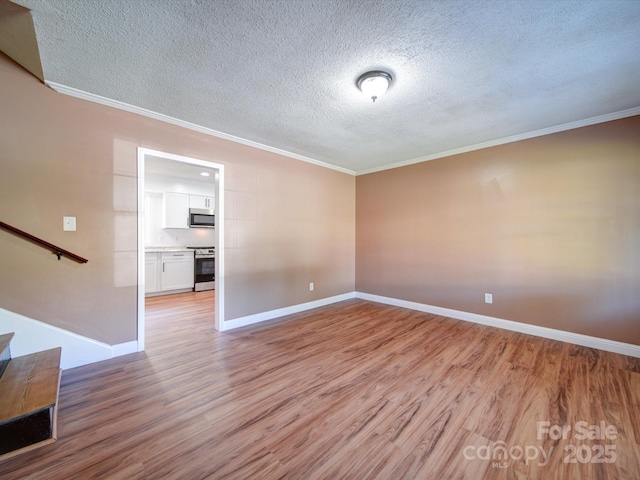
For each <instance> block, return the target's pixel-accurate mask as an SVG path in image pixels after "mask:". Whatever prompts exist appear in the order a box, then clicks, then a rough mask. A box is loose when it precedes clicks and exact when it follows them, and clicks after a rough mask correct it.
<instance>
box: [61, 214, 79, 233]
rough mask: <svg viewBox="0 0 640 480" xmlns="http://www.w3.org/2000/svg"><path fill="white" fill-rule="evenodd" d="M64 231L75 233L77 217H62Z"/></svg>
mask: <svg viewBox="0 0 640 480" xmlns="http://www.w3.org/2000/svg"><path fill="white" fill-rule="evenodd" d="M62 230H64V231H65V232H75V231H76V217H62Z"/></svg>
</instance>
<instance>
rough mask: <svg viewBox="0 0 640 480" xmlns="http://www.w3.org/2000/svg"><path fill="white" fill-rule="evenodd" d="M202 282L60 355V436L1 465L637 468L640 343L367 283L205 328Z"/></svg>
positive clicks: (514, 470) (356, 475) (27, 473)
mask: <svg viewBox="0 0 640 480" xmlns="http://www.w3.org/2000/svg"><path fill="white" fill-rule="evenodd" d="M213 295H214V293H213V292H197V293H187V294H180V295H171V296H165V297H154V298H151V299H148V301H147V328H148V330H147V351H146V352H144V353H138V354H132V355H128V356H125V357H120V358H116V359H112V360H108V361H105V362H101V363H98V364H93V365H88V366H85V367H79V368H76V369H72V370H66V371H64V372H63V376H62V386H61V389H60V410H59V412H58V442H57V443H56V444H54V445H51V446H47V447H44V448H42V449H40V450H38V451H35V452H32V453H28V454H25V455H24V456H21V457H17V458H14V459H11V460H8V461H6V462H3V463H0V478H2V479H3V480H11V479H76V478H82V479H85V478H109V479H204V478H209V479H304V480H314V479H349V480H351V479H354V480H356V479H392V480H397V479H425V480H430V479H474V480H475V479H520V478H521V479H536V478H540V479H545V480H546V479H583V480H590V479H593V480H595V479H637V478H640V446H639V443H640V361H639V360H638V359H635V358H631V357H625V356H622V355H616V354H611V353H606V352H602V351H598V350H593V349H589V348H583V347H577V346H573V345H569V344H563V343H559V342H555V341H551V340H546V339H540V338H536V337H531V336H527V335H523V334H518V333H514V332H507V331H502V330H497V329H494V328H490V327H486V326H481V325H474V324H470V323H466V322H462V321H457V320H452V319H447V318H444V317H439V316H435V315H430V314H425V313H420V312H415V311H411V310H405V309H402V308H397V307H391V306H386V305H381V304H376V303H372V302H367V301H363V300H350V301H346V302H341V303H339V304H335V305H331V306H327V307H323V308H320V309H317V310H313V311H310V312H306V313H303V314H298V315H293V316H290V317H287V318H285V319H282V320H278V321H275V322H268V323H266V324H260V325H256V326H250V327H245V328H243V329H239V330H235V331H232V332H227V333H218V332H216V331H215V330H214V328H213ZM538 422H549V423H548V428H549V429H550V431H549V432H547V431H544V432H539V429H540V425H539V424H538ZM580 422H585V423H584V426H592V425H594V426H598V428H600V426H601V425H602V424H601V422H604V423H603V425H604V426H605V427H606V426H612V427H611V428H614V427H615V429H616V430H617V436H616V438H615V439H612V438H604V434H603V433H602V432H600V435H599V437H600V438H596V439H589V438H587V439H579V438H576V434H578V435H579V434H580V433H581V432H582V430H583V428H582V426H583V424H582V423H580ZM566 426H569V427H570V428H571V430H570V431H568V432H567V435H566V438H562V436H561V435H555V433H557V431H556V430H561V429H562V428H563V427H564V428H565V429H566ZM591 432H592V436H595V433H594V431H593V429H592V430H591ZM610 432H611V430H609V433H610ZM609 436H610V437H611V436H612V435H609ZM556 437H557V438H556ZM541 449H544V454H545V455H546V456H545V457H543V455H542V453H541ZM534 453H535V455H536V457H535V458H534ZM613 455H615V457H614V456H613ZM545 459H546V460H545ZM565 460H566V461H567V462H570V461H572V460H573V461H574V463H565ZM605 460H606V462H609V463H606V462H605ZM598 461H602V462H603V463H597V462H598Z"/></svg>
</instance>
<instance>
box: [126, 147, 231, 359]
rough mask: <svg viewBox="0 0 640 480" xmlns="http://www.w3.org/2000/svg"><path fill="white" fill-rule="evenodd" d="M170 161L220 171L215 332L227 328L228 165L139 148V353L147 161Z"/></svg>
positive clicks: (142, 332)
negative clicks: (225, 284)
mask: <svg viewBox="0 0 640 480" xmlns="http://www.w3.org/2000/svg"><path fill="white" fill-rule="evenodd" d="M147 155H151V156H154V157H161V158H166V159H168V160H174V161H176V162H182V163H188V164H191V165H200V166H202V167H207V168H215V169H217V170H218V190H217V192H216V199H215V201H216V266H215V268H216V294H215V328H216V330H218V331H221V330H222V326H223V325H224V165H223V164H221V163H215V162H210V161H208V160H200V159H197V158H193V157H186V156H183V155H177V154H174V153H168V152H161V151H159V150H152V149H150V148H144V147H138V322H137V329H138V332H137V342H138V351H139V352H141V351H143V350H144V347H145V292H144V287H145V246H144V245H145V238H144V237H145V216H146V211H145V201H144V177H145V157H146V156H147Z"/></svg>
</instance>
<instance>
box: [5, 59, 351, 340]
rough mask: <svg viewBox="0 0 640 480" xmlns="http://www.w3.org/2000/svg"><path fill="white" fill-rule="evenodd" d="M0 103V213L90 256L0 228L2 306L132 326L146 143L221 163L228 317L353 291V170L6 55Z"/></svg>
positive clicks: (79, 322) (128, 336) (113, 332)
mask: <svg viewBox="0 0 640 480" xmlns="http://www.w3.org/2000/svg"><path fill="white" fill-rule="evenodd" d="M0 105H1V107H0V145H1V148H0V169H1V170H0V220H2V221H4V222H6V223H9V224H12V225H14V226H16V227H18V228H20V229H22V230H25V231H27V232H29V233H32V234H34V235H36V236H39V237H42V238H44V239H45V240H47V241H49V242H52V243H55V244H59V245H60V246H61V247H63V248H66V249H68V250H71V251H72V252H75V253H78V254H79V255H81V256H84V257H86V258H88V259H89V263H88V264H86V265H80V264H77V263H75V262H73V261H70V260H68V259H63V260H62V261H58V260H56V258H55V256H53V255H52V254H50V253H49V252H48V251H46V250H44V249H42V248H40V247H37V246H35V245H32V244H30V243H28V242H26V241H24V240H21V239H19V238H17V237H15V236H14V235H12V234H10V233H7V232H5V231H1V230H0V271H1V272H2V274H1V276H0V307H1V308H5V309H7V310H11V311H14V312H16V313H19V314H22V315H25V316H28V317H31V318H35V319H37V320H41V321H44V322H47V323H50V324H52V325H55V326H59V327H61V328H64V329H68V330H70V331H73V332H76V333H79V334H81V335H86V336H88V337H91V338H95V339H97V340H100V341H104V342H106V343H109V344H117V343H122V342H126V341H131V340H134V339H135V338H136V318H137V312H136V289H137V287H136V281H137V280H136V278H137V277H136V276H137V271H136V268H137V264H136V262H137V253H136V247H137V227H136V218H137V203H136V202H137V163H136V162H137V147H138V146H141V147H147V148H152V149H155V150H161V151H166V152H170V153H175V154H179V155H185V156H191V157H195V158H200V159H204V160H211V161H214V162H217V163H222V164H224V165H225V173H226V185H225V201H226V212H225V228H226V231H225V242H226V250H225V262H226V301H225V309H226V314H227V319H228V320H230V319H233V318H237V317H240V316H244V315H250V314H254V313H259V312H262V311H267V310H271V309H275V308H281V307H286V306H290V305H295V304H299V303H303V302H308V301H312V300H316V299H319V298H324V297H328V296H332V295H338V294H341V293H346V292H351V291H353V289H354V281H355V221H354V217H355V193H354V190H355V179H354V177H352V176H349V175H346V174H342V173H339V172H336V171H333V170H328V169H325V168H322V167H318V166H315V165H311V164H307V163H304V162H300V161H297V160H293V159H290V158H285V157H281V156H278V155H275V154H271V153H268V152H264V151H261V150H257V149H254V148H250V147H246V146H242V145H239V144H235V143H232V142H228V141H225V140H221V139H218V138H215V137H211V136H207V135H203V134H200V133H196V132H192V131H189V130H185V129H182V128H179V127H176V126H172V125H169V124H165V123H162V122H158V121H155V120H151V119H148V118H144V117H141V116H138V115H134V114H130V113H127V112H123V111H120V110H116V109H112V108H109V107H104V106H100V105H97V104H94V103H91V102H87V101H83V100H79V99H75V98H71V97H68V96H65V95H62V94H58V93H55V92H54V91H52V90H50V89H49V88H47V87H46V86H43V85H42V84H41V83H39V82H38V80H37V79H35V78H33V77H32V76H30V75H29V74H28V73H26V72H25V71H24V70H22V69H21V68H20V67H18V66H17V65H16V64H15V63H13V62H12V61H11V60H9V59H8V58H7V57H5V56H2V55H0ZM63 215H71V216H76V217H77V224H78V230H77V232H63V231H62V217H63ZM309 282H315V287H316V288H315V291H314V292H309Z"/></svg>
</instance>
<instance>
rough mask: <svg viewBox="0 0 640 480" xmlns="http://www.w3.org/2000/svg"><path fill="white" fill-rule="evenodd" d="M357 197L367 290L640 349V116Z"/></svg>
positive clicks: (429, 167)
mask: <svg viewBox="0 0 640 480" xmlns="http://www.w3.org/2000/svg"><path fill="white" fill-rule="evenodd" d="M356 186H357V198H356V203H357V209H356V219H357V220H356V222H357V227H356V232H357V233H356V237H357V241H356V252H357V256H356V258H357V259H356V272H357V276H356V288H357V290H358V291H360V292H366V293H371V294H377V295H383V296H388V297H393V298H398V299H403V300H410V301H414V302H420V303H425V304H429V305H436V306H440V307H446V308H452V309H456V310H462V311H466V312H474V313H478V314H484V315H489V316H494V317H498V318H504V319H508V320H515V321H518V322H524V323H529V324H534V325H540V326H545V327H551V328H557V329H560V330H566V331H570V332H576V333H582V334H586V335H594V336H597V337H603V338H608V339H612V340H619V341H623V342H628V343H633V344H640V117H637V116H636V117H632V118H628V119H624V120H619V121H615V122H609V123H605V124H600V125H594V126H590V127H585V128H580V129H576V130H572V131H567V132H563V133H558V134H554V135H549V136H545V137H540V138H536V139H531V140H526V141H521V142H517V143H512V144H508V145H503V146H499V147H494V148H488V149H484V150H479V151H475V152H471V153H467V154H463V155H456V156H452V157H448V158H442V159H439V160H434V161H430V162H425V163H422V164H417V165H412V166H407V167H403V168H397V169H393V170H388V171H383V172H379V173H373V174H369V175H363V176H359V177H357V182H356ZM485 292H488V293H493V296H494V298H493V301H494V303H493V305H486V304H485V303H484V293H485Z"/></svg>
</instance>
